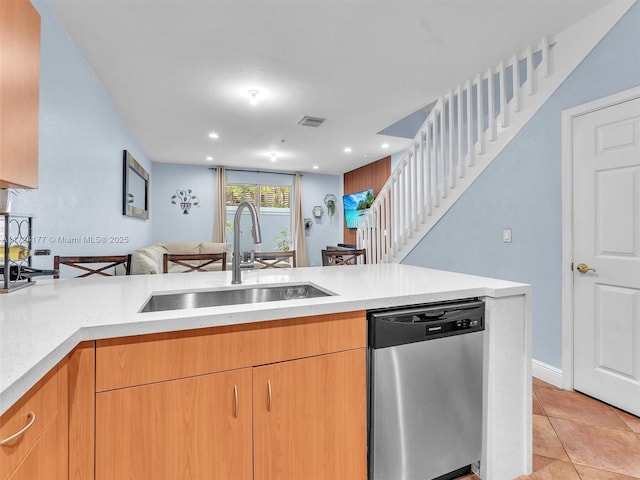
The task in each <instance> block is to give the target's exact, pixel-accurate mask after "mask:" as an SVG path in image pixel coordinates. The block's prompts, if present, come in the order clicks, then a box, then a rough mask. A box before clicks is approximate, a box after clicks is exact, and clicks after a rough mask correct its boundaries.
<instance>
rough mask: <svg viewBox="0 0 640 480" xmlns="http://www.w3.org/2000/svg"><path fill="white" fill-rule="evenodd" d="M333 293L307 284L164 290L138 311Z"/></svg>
mask: <svg viewBox="0 0 640 480" xmlns="http://www.w3.org/2000/svg"><path fill="white" fill-rule="evenodd" d="M330 295H334V294H333V293H330V292H326V291H324V290H320V289H319V288H318V287H315V286H314V285H311V284H308V283H300V284H294V285H274V286H270V287H244V288H233V289H221V290H209V291H203V292H184V293H167V294H158V295H152V296H151V298H150V299H149V300H148V301H147V303H145V304H144V306H143V307H142V310H140V312H161V311H164V310H183V309H186V308H202V307H217V306H222V305H240V304H243V303H262V302H275V301H279V300H296V299H301V298H316V297H327V296H330Z"/></svg>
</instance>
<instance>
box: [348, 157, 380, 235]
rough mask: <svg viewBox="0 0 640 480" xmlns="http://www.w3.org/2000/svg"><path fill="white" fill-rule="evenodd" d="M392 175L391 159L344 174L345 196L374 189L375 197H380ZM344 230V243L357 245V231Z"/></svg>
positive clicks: (351, 229)
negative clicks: (382, 189)
mask: <svg viewBox="0 0 640 480" xmlns="http://www.w3.org/2000/svg"><path fill="white" fill-rule="evenodd" d="M390 175H391V157H390V156H389V157H384V158H381V159H380V160H378V161H376V162H373V163H369V164H368V165H364V166H363V167H360V168H356V169H355V170H351V171H350V172H347V173H345V174H344V180H343V181H344V190H343V191H344V194H345V195H348V194H350V193H355V192H361V191H362V190H367V189H369V188H373V194H374V196H376V197H377V196H378V193H379V192H380V189H381V188H382V187H383V186H384V184H385V182H386V181H387V179H388V178H389V176H390ZM343 228H344V235H343V240H342V242H343V243H356V229H355V228H347V227H346V226H344V227H343Z"/></svg>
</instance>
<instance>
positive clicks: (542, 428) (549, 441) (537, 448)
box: [533, 415, 569, 461]
mask: <svg viewBox="0 0 640 480" xmlns="http://www.w3.org/2000/svg"><path fill="white" fill-rule="evenodd" d="M533 453H534V455H541V456H543V457H548V458H555V459H558V460H566V461H569V456H568V455H567V452H565V450H564V447H563V446H562V443H561V442H560V440H559V439H558V436H557V435H556V432H555V430H554V429H553V427H552V426H551V423H549V419H548V418H547V417H545V416H543V415H534V416H533Z"/></svg>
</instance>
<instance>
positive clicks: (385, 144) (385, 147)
mask: <svg viewBox="0 0 640 480" xmlns="http://www.w3.org/2000/svg"><path fill="white" fill-rule="evenodd" d="M380 146H381V147H382V148H384V149H387V148H389V144H388V143H383V144H382V145H380Z"/></svg>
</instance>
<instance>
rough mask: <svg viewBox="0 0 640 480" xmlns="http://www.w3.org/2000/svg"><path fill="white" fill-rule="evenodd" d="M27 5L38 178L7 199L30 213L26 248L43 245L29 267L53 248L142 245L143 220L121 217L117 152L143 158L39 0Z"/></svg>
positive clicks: (146, 236) (146, 232) (43, 261)
mask: <svg viewBox="0 0 640 480" xmlns="http://www.w3.org/2000/svg"><path fill="white" fill-rule="evenodd" d="M32 3H33V5H34V6H35V7H36V9H37V10H38V12H39V13H40V16H41V25H42V27H41V56H40V143H39V149H40V165H39V171H40V181H39V188H38V189H37V190H31V191H22V192H21V194H20V195H18V196H16V197H14V199H13V207H12V208H13V210H14V211H15V212H25V213H32V214H34V215H35V216H36V218H35V220H34V236H35V239H34V240H35V242H34V248H39V249H44V248H48V249H51V252H52V256H49V257H47V256H44V257H34V265H35V266H37V267H40V268H51V266H52V265H53V255H57V254H58V255H107V254H118V253H125V252H129V251H131V250H133V249H135V248H137V247H138V246H141V245H145V244H147V243H149V241H150V239H151V222H150V221H144V220H139V219H134V218H130V217H124V216H123V215H122V151H123V150H124V149H126V150H129V151H130V152H131V153H132V154H133V156H134V157H135V158H136V160H137V161H138V162H139V163H140V164H141V165H142V166H143V167H144V168H145V169H147V171H150V170H151V168H150V167H151V162H150V161H149V159H148V157H147V155H146V153H145V152H144V150H143V149H142V147H141V146H140V145H139V144H138V142H137V141H136V139H135V138H134V136H133V135H132V134H131V132H130V130H129V128H128V126H127V125H126V123H125V122H124V120H123V119H122V117H121V116H120V114H119V113H118V111H117V110H116V109H115V107H114V105H113V103H112V101H111V99H110V97H109V95H108V94H107V93H106V91H105V90H104V88H103V87H102V84H101V83H100V82H99V81H98V80H97V79H96V77H95V75H94V73H93V71H92V70H91V69H90V68H89V66H88V65H87V64H86V62H85V60H84V59H83V57H82V56H81V55H80V53H79V52H78V50H77V48H76V47H75V45H74V44H73V43H72V42H71V40H70V39H69V37H68V36H67V34H66V32H65V31H64V30H63V29H62V27H61V26H60V24H59V22H58V20H57V18H56V17H55V16H54V14H53V13H52V12H51V10H50V9H49V6H48V5H47V3H46V2H45V1H44V0H33V1H32ZM63 237H65V238H66V237H70V238H78V239H79V241H78V242H65V241H62V238H63ZM88 237H93V238H94V239H100V243H95V242H91V241H89V238H88ZM102 238H105V239H106V241H102Z"/></svg>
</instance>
